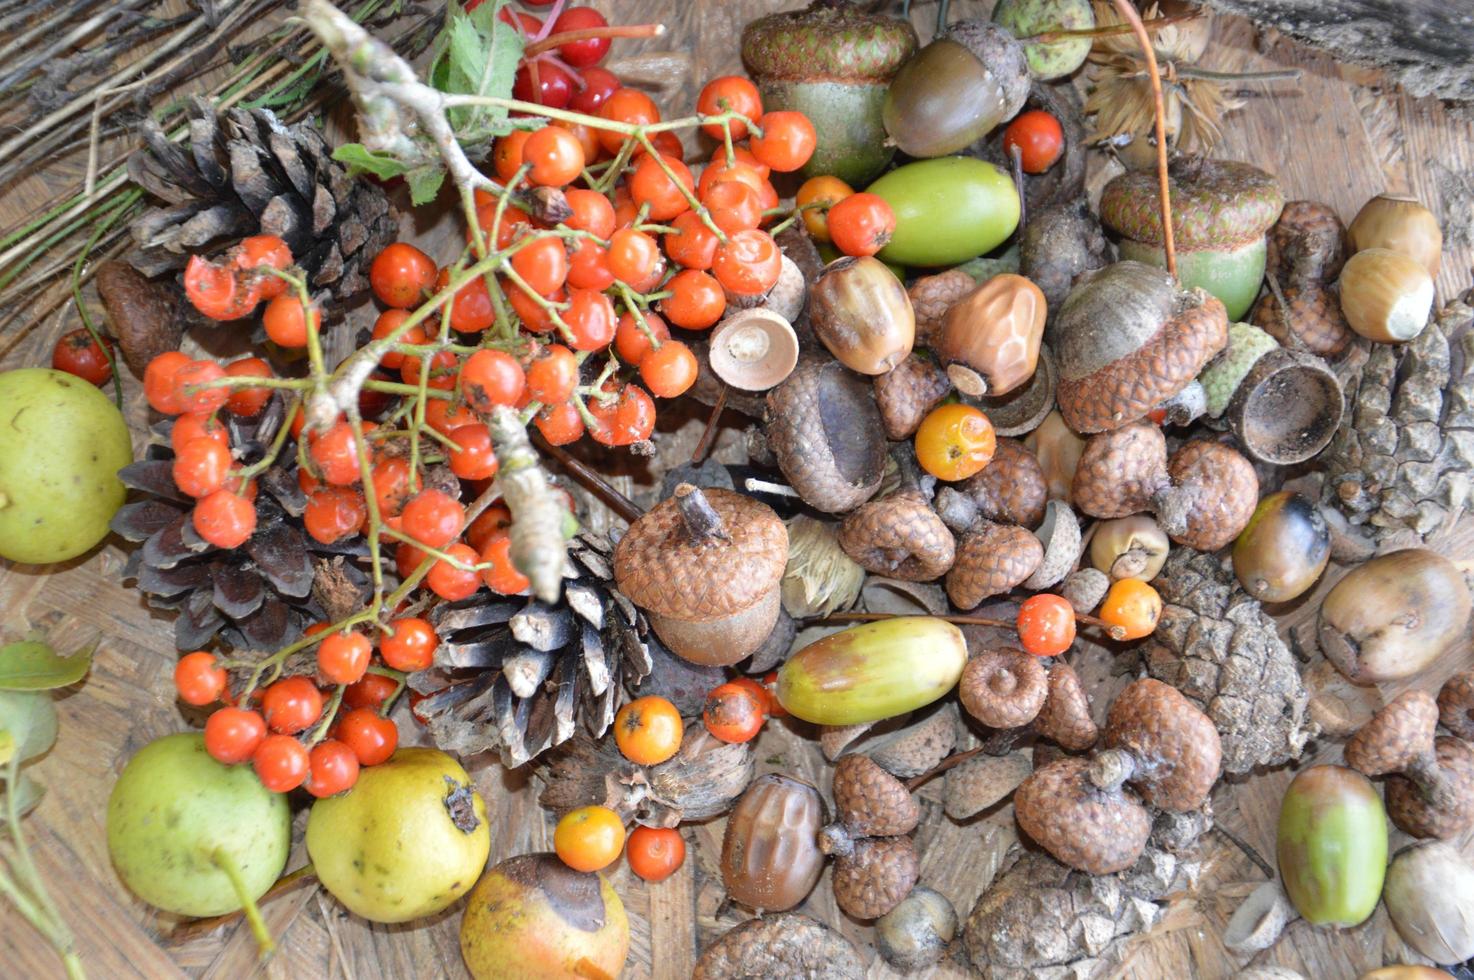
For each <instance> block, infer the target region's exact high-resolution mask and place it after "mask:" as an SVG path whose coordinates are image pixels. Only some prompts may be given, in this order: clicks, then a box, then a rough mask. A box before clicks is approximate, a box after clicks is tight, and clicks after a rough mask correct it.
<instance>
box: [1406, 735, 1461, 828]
mask: <svg viewBox="0 0 1474 980" xmlns="http://www.w3.org/2000/svg"><path fill="white" fill-rule="evenodd" d="M1435 751H1436V753H1437V756H1438V770H1439V773H1440V774H1441V775H1442V777H1443V778H1444V779H1445V780H1447V782H1448V783H1449V784H1450V785H1449V790H1450V792H1449V794H1448V795H1449V797H1450V798H1451V800H1452V803H1451V805H1449V806H1447V807H1439V806H1434V805H1433V804H1432V803H1430V802H1429V801H1428V799H1427V798H1426V797H1425V796H1424V794H1423V791H1422V789H1420V788H1419V786H1418V784H1417V783H1415V782H1413V781H1412V780H1411V779H1408V778H1407V777H1406V776H1390V777H1388V779H1387V815H1388V816H1389V817H1391V818H1392V822H1393V823H1394V824H1396V825H1397V826H1398V827H1399V828H1400V829H1401V830H1403V831H1405V832H1406V833H1409V834H1412V835H1413V836H1414V837H1436V838H1438V839H1439V840H1449V839H1450V838H1453V837H1457V836H1459V835H1460V834H1462V833H1464V831H1466V830H1468V829H1469V828H1470V827H1474V748H1471V747H1470V746H1469V745H1468V744H1467V743H1465V742H1461V741H1459V740H1458V739H1456V738H1448V737H1447V736H1445V737H1442V738H1439V739H1438V742H1437V748H1436V750H1435Z"/></svg>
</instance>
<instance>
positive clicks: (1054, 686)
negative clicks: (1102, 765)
mask: <svg viewBox="0 0 1474 980" xmlns="http://www.w3.org/2000/svg"><path fill="white" fill-rule="evenodd" d="M1034 731H1036V732H1038V733H1039V734H1040V735H1041V736H1043V737H1044V738H1047V739H1049V740H1050V741H1051V742H1053V743H1055V744H1056V745H1058V746H1059V747H1060V748H1062V749H1065V750H1066V751H1069V752H1083V751H1085V750H1086V749H1088V748H1090V747H1091V746H1092V745H1094V744H1095V740H1096V739H1097V738H1099V737H1100V728H1099V727H1098V726H1097V725H1096V724H1095V721H1094V720H1093V719H1092V718H1091V717H1090V698H1089V697H1088V696H1087V695H1086V694H1085V688H1084V686H1083V685H1082V684H1081V683H1080V675H1079V674H1077V673H1075V669H1074V668H1073V667H1071V666H1070V665H1069V664H1067V663H1064V662H1063V661H1060V662H1059V663H1056V664H1055V665H1054V666H1053V667H1051V668H1049V681H1048V690H1047V693H1046V695H1045V698H1044V705H1043V707H1041V708H1040V709H1039V714H1038V715H1036V716H1035V717H1034Z"/></svg>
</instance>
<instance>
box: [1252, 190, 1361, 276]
mask: <svg viewBox="0 0 1474 980" xmlns="http://www.w3.org/2000/svg"><path fill="white" fill-rule="evenodd" d="M1265 247H1266V250H1265V262H1264V266H1265V270H1266V271H1267V272H1269V273H1270V274H1271V275H1273V276H1274V277H1275V278H1276V279H1277V280H1278V281H1279V284H1280V286H1282V287H1283V286H1289V285H1302V284H1304V283H1312V282H1331V281H1332V280H1334V279H1335V278H1336V276H1337V275H1339V274H1340V272H1341V266H1342V265H1343V264H1345V262H1346V226H1345V225H1343V224H1341V219H1340V218H1338V217H1337V216H1336V212H1335V211H1333V210H1332V209H1331V207H1330V205H1328V204H1321V203H1319V202H1318V201H1286V202H1285V207H1284V210H1282V211H1280V216H1279V218H1278V219H1277V220H1276V221H1275V223H1274V225H1273V226H1272V227H1271V228H1270V229H1269V236H1268V238H1267V240H1266V242H1265Z"/></svg>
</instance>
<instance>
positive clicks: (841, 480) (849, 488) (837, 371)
mask: <svg viewBox="0 0 1474 980" xmlns="http://www.w3.org/2000/svg"><path fill="white" fill-rule="evenodd" d="M765 417H766V433H767V436H768V445H769V447H770V448H771V449H772V450H773V455H774V456H776V457H777V459H778V468H779V469H780V470H782V471H783V475H784V476H785V477H787V478H788V482H789V483H791V484H792V485H793V489H795V490H796V491H798V494H799V496H800V497H802V498H803V500H804V502H805V503H807V504H808V505H809V506H811V507H814V508H815V509H817V510H822V511H825V512H827V513H831V514H839V513H844V512H845V511H847V510H850V509H852V508H854V507H857V506H859V505H860V504H862V503H864V502H865V501H866V500H869V499H870V498H871V497H872V496H874V494H875V491H876V490H878V489H880V481H881V477H882V476H884V475H885V459H886V443H885V432H884V429H883V427H882V426H881V423H880V411H879V409H877V408H876V407H875V399H874V398H873V397H872V395H871V390H870V386H869V385H868V384H866V383H865V382H864V381H863V380H862V379H861V378H860V376H859V375H856V374H853V373H851V372H850V371H847V370H845V368H844V365H842V364H840V363H839V362H838V361H836V360H833V359H830V358H827V357H825V358H820V357H812V358H803V359H801V360H800V361H799V364H798V367H797V368H795V369H794V371H793V373H792V374H791V375H789V376H788V379H787V380H786V381H784V382H783V383H782V384H780V385H779V386H778V387H776V388H774V389H773V390H772V391H770V392H768V396H767V411H766V413H765Z"/></svg>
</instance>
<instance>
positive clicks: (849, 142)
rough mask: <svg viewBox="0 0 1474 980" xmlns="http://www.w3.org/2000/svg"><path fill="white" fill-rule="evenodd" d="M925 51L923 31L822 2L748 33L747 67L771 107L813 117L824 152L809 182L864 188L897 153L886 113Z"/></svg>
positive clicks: (814, 161)
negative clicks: (903, 75)
mask: <svg viewBox="0 0 1474 980" xmlns="http://www.w3.org/2000/svg"><path fill="white" fill-rule="evenodd" d="M916 48H917V40H916V31H915V29H914V28H912V26H911V25H910V23H908V22H907V21H904V20H900V19H898V18H895V17H883V16H878V15H874V14H868V13H865V12H864V11H863V10H862V9H861V8H860V7H858V6H856V5H855V4H852V3H849V2H848V0H814V2H813V3H811V4H809V6H807V7H805V8H804V9H803V10H798V11H790V12H787V13H781V14H770V15H768V16H767V17H761V18H758V19H757V20H754V21H752V22H750V23H749V24H748V25H747V26H746V27H745V28H743V31H742V61H743V64H745V65H746V66H747V71H748V73H749V74H751V75H752V77H753V80H754V81H756V82H757V85H758V89H759V90H760V91H761V92H762V96H763V107H764V108H765V109H768V110H770V111H771V110H774V109H789V110H796V111H798V112H802V113H803V114H804V115H806V116H808V117H809V121H810V122H812V123H813V124H814V129H815V130H816V131H817V132H818V136H819V145H818V148H817V149H816V150H815V151H814V155H813V157H812V158H811V159H810V160H809V162H808V164H807V165H806V166H805V167H804V168H803V170H802V174H803V176H805V177H811V176H815V175H818V174H833V175H835V176H836V177H839V178H840V179H841V180H844V181H846V182H847V183H849V184H852V185H854V186H857V187H861V186H864V185H865V184H866V183H868V182H869V180H870V179H871V178H872V177H874V176H875V175H876V174H878V173H880V171H881V170H882V169H883V168H884V167H885V165H886V164H887V163H889V162H890V159H891V157H892V156H893V155H894V153H895V148H894V147H893V146H887V145H886V142H885V140H886V133H885V127H884V125H882V123H881V118H880V110H881V105H882V103H883V102H884V101H885V93H886V88H887V86H888V85H889V84H890V80H891V78H892V76H894V75H895V73H896V71H897V70H898V69H900V67H901V65H902V64H903V63H904V62H905V61H906V59H907V58H909V57H910V56H911V55H912V54H913V53H914V52H915V51H916Z"/></svg>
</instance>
